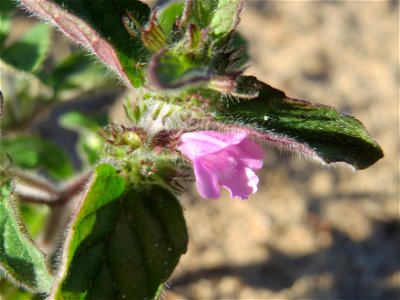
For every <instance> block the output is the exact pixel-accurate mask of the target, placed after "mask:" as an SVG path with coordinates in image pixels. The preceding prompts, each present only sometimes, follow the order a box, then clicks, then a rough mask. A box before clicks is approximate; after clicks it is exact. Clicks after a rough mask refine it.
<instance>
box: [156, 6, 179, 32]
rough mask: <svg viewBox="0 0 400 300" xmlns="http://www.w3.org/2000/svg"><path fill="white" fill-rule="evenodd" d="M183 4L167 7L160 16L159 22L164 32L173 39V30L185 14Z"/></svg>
mask: <svg viewBox="0 0 400 300" xmlns="http://www.w3.org/2000/svg"><path fill="white" fill-rule="evenodd" d="M183 8H184V4H183V2H173V3H169V4H168V5H167V6H165V7H164V8H163V9H162V11H160V13H159V14H158V21H159V23H160V26H161V28H162V30H163V32H164V33H165V34H166V35H167V37H168V38H170V39H171V38H172V30H173V27H174V24H175V22H176V20H177V19H178V18H179V17H180V16H182V14H183Z"/></svg>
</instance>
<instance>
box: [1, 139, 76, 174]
mask: <svg viewBox="0 0 400 300" xmlns="http://www.w3.org/2000/svg"><path fill="white" fill-rule="evenodd" d="M1 147H2V149H1V150H2V152H4V153H7V154H9V155H10V156H11V158H12V164H13V165H16V166H18V167H21V168H25V169H35V168H43V169H45V170H47V171H48V172H49V173H50V174H51V175H52V176H54V177H57V178H66V177H68V176H70V175H72V173H73V168H72V163H71V161H70V160H69V158H68V157H67V155H66V154H65V153H64V152H63V151H62V150H61V149H60V148H59V147H58V146H56V145H55V144H53V143H51V142H49V141H46V140H43V139H39V138H35V137H28V136H25V137H23V136H21V137H17V138H2V140H1Z"/></svg>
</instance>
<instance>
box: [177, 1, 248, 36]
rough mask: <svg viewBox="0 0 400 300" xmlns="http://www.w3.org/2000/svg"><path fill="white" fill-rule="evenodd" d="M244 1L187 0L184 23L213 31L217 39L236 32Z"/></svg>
mask: <svg viewBox="0 0 400 300" xmlns="http://www.w3.org/2000/svg"><path fill="white" fill-rule="evenodd" d="M243 4H244V0H187V1H186V5H185V10H184V16H183V23H184V24H196V25H197V26H199V27H200V28H207V27H209V28H210V29H211V32H213V33H214V34H215V36H217V37H221V36H223V35H226V34H228V33H230V32H231V31H233V30H235V29H236V27H237V25H238V24H239V21H240V18H239V15H240V13H241V11H242V8H243Z"/></svg>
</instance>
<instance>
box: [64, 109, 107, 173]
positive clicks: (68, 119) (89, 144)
mask: <svg viewBox="0 0 400 300" xmlns="http://www.w3.org/2000/svg"><path fill="white" fill-rule="evenodd" d="M59 122H60V125H61V126H63V127H64V128H67V129H70V130H74V131H76V132H77V133H78V135H79V140H78V144H77V147H78V149H77V150H78V154H79V156H80V158H81V159H82V160H83V161H85V162H87V163H89V165H93V164H95V163H96V162H98V160H99V159H100V152H101V150H102V149H103V146H104V140H103V139H102V138H101V137H100V136H99V135H98V133H97V132H98V130H99V129H100V128H101V127H103V126H105V125H106V123H107V118H106V117H105V118H102V120H100V119H94V118H92V117H88V116H86V115H83V114H81V113H79V112H76V111H71V112H68V113H65V114H63V115H62V116H61V117H60V120H59Z"/></svg>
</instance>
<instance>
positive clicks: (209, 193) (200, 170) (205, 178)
mask: <svg viewBox="0 0 400 300" xmlns="http://www.w3.org/2000/svg"><path fill="white" fill-rule="evenodd" d="M193 169H194V174H195V176H196V187H197V191H198V192H199V194H200V195H201V196H202V197H203V198H207V199H208V198H209V199H218V198H219V197H220V196H221V193H220V191H219V186H218V183H217V180H216V178H215V177H214V176H213V175H212V172H211V173H210V170H208V169H207V167H206V166H204V165H203V164H202V161H201V160H195V161H194V163H193Z"/></svg>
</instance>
